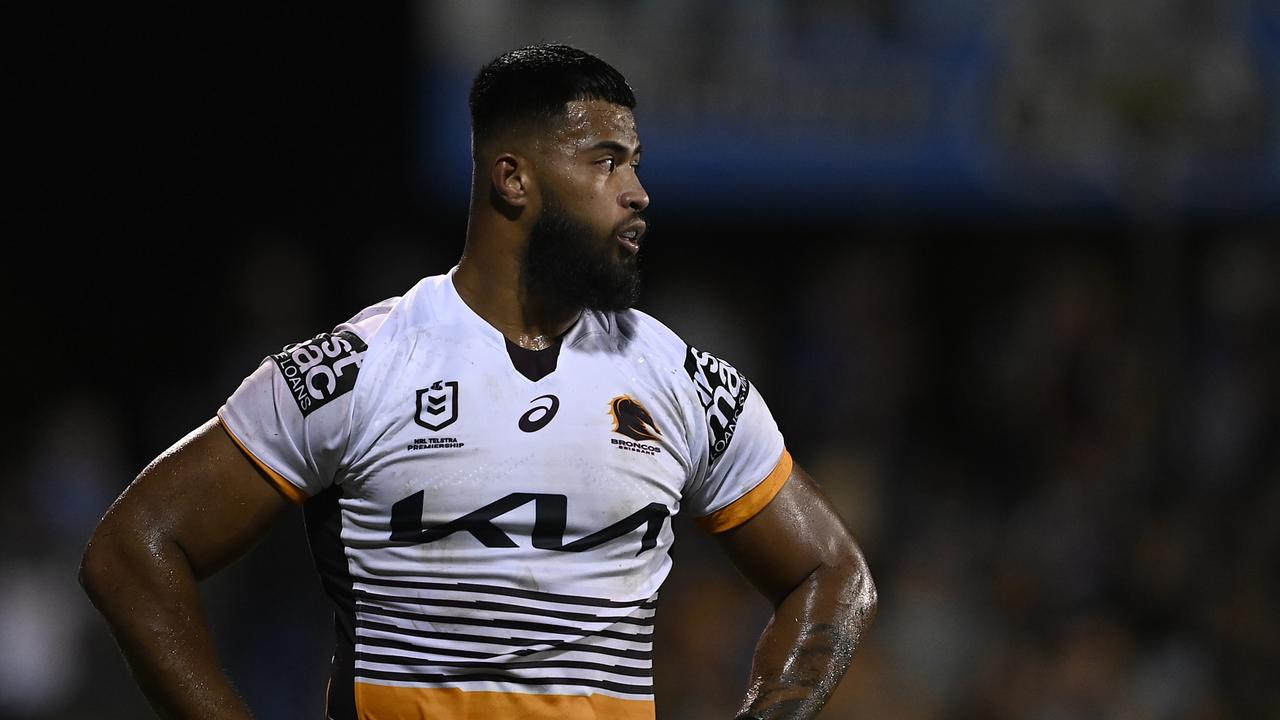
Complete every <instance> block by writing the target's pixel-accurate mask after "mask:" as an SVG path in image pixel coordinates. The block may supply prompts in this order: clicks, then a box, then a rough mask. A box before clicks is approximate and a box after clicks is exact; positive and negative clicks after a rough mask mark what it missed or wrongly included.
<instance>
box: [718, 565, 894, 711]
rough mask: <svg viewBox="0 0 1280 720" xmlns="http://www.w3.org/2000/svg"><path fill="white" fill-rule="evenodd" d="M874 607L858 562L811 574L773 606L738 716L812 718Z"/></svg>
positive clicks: (841, 671)
mask: <svg viewBox="0 0 1280 720" xmlns="http://www.w3.org/2000/svg"><path fill="white" fill-rule="evenodd" d="M875 608H876V591H875V586H874V585H873V584H872V581H871V575H870V574H869V573H868V572H867V570H866V566H865V564H863V563H862V562H861V558H859V560H858V562H856V563H851V564H850V565H845V566H829V565H823V566H820V567H819V568H818V569H817V570H815V571H813V573H811V574H810V575H809V576H808V577H807V578H806V579H805V580H804V582H802V583H801V584H800V585H799V586H798V587H796V588H795V589H794V590H792V591H791V593H789V594H788V595H787V596H786V598H785V599H783V601H782V602H781V603H779V604H778V606H777V607H776V609H775V610H774V614H773V618H772V619H771V620H770V621H769V625H768V626H767V627H766V628H765V630H764V633H763V634H762V635H761V637H760V642H759V643H758V644H757V646H756V652H755V657H754V660H753V663H752V668H751V682H750V684H749V685H748V688H747V695H746V698H745V699H744V700H743V702H742V707H741V709H740V710H739V713H740V715H741V716H743V717H749V718H759V719H760V720H782V719H784V718H785V719H786V720H800V719H802V718H806V719H807V718H813V717H816V716H817V714H818V711H819V710H821V709H822V706H823V705H824V704H826V702H827V699H828V698H829V697H830V696H831V692H832V691H833V690H834V689H835V687H836V685H837V683H839V682H840V678H841V677H843V676H844V673H845V670H846V669H847V668H848V666H849V661H850V660H851V659H852V657H853V651H854V649H855V648H856V647H857V645H858V640H859V639H860V638H861V637H862V634H863V633H864V632H865V630H866V629H867V627H868V626H869V625H870V623H871V620H872V618H873V617H874V615H875Z"/></svg>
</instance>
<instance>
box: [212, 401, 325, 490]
mask: <svg viewBox="0 0 1280 720" xmlns="http://www.w3.org/2000/svg"><path fill="white" fill-rule="evenodd" d="M218 424H219V425H221V426H222V429H223V430H226V431H227V437H229V438H231V440H232V442H234V443H235V444H236V446H237V447H239V448H240V450H241V451H243V452H244V454H245V456H246V457H248V458H249V459H250V460H252V461H253V464H254V465H257V466H258V469H259V470H261V471H262V474H263V475H266V476H267V479H268V480H270V481H271V484H272V486H274V487H275V489H276V490H279V491H280V494H281V495H284V496H285V497H287V498H289V499H290V500H292V501H293V502H295V503H297V504H298V505H301V504H302V503H304V502H306V501H307V495H306V493H304V492H302V491H301V490H299V489H298V486H297V485H294V484H293V483H291V482H289V481H288V480H285V479H284V476H283V475H281V474H280V473H278V472H276V471H275V470H272V469H271V468H270V467H268V466H267V464H266V463H264V462H262V461H261V460H259V459H258V456H257V455H254V454H253V451H252V450H250V449H249V448H248V447H246V446H245V444H244V443H242V442H240V438H238V437H236V434H235V433H233V432H231V428H229V427H227V424H226V423H224V422H222V418H221V417H219V418H218Z"/></svg>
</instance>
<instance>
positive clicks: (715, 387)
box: [684, 345, 751, 462]
mask: <svg viewBox="0 0 1280 720" xmlns="http://www.w3.org/2000/svg"><path fill="white" fill-rule="evenodd" d="M684 369H685V372H687V373H689V379H691V380H693V385H694V387H695V388H697V390H698V399H699V400H700V401H701V402H702V409H703V411H704V412H705V413H706V416H707V431H708V432H707V438H708V442H709V443H710V445H711V462H715V461H716V458H719V457H720V455H722V454H723V453H724V451H725V449H726V448H728V447H729V443H730V442H731V441H732V440H733V433H734V431H735V430H737V428H738V416H739V415H741V414H742V408H743V407H745V406H746V404H747V393H749V392H750V390H751V383H749V382H747V378H746V377H745V376H744V375H743V374H742V373H740V372H738V370H737V369H736V368H734V367H733V366H732V365H730V364H729V363H727V362H725V361H723V360H721V359H720V358H718V357H716V356H714V355H712V354H710V353H705V352H702V351H701V350H698V349H697V348H695V347H693V346H692V345H690V346H689V350H688V353H687V354H686V355H685V359H684Z"/></svg>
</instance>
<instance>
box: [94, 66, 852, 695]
mask: <svg viewBox="0 0 1280 720" xmlns="http://www.w3.org/2000/svg"><path fill="white" fill-rule="evenodd" d="M470 104H471V112H472V139H473V147H472V150H473V154H474V161H475V164H474V180H473V187H472V197H471V209H470V215H469V223H468V228H467V237H466V243H465V247H464V249H463V254H462V257H461V259H460V260H459V262H458V263H457V265H456V266H455V267H454V268H453V269H452V270H451V271H450V272H448V273H447V274H445V275H439V276H433V277H427V278H424V279H423V280H421V281H420V282H418V283H417V284H416V285H415V286H414V287H412V288H411V289H409V290H408V291H407V292H406V293H405V294H404V295H403V296H400V297H396V298H392V299H390V300H386V301H384V302H381V303H378V304H376V305H373V306H371V307H369V308H367V309H365V310H364V311H362V312H360V313H358V314H357V315H356V316H355V317H353V318H352V319H350V320H349V321H347V322H345V323H342V324H340V325H338V326H337V327H335V328H334V329H333V330H332V331H331V332H327V333H322V334H320V335H318V336H317V337H315V338H313V339H311V340H307V341H305V342H301V343H296V344H293V345H290V346H288V347H286V348H285V349H284V350H283V351H281V352H279V353H277V354H274V355H271V356H268V357H267V358H266V359H264V361H263V362H262V364H261V365H260V366H259V367H258V369H257V370H256V371H255V372H253V373H252V374H251V375H250V376H249V377H248V378H247V379H246V380H245V381H244V383H243V384H242V385H241V386H240V387H239V389H237V390H236V391H235V392H234V393H233V394H232V395H231V396H230V398H229V399H228V400H227V402H226V404H225V405H223V407H221V408H220V409H219V410H218V412H217V415H216V417H214V418H212V419H210V420H209V421H208V422H207V423H205V424H204V425H203V426H201V427H199V428H197V429H196V430H194V431H193V432H191V433H190V434H189V435H187V436H186V437H184V438H183V439H181V440H179V441H178V442H177V443H176V444H175V445H174V446H173V447H172V448H170V449H169V450H167V451H166V452H165V453H163V454H162V455H161V456H160V457H158V458H157V459H156V460H155V461H154V462H152V463H151V464H150V465H149V466H148V467H147V468H146V469H145V470H143V471H142V473H141V474H140V475H139V476H138V477H137V479H135V480H134V482H133V483H132V484H131V485H130V486H129V487H128V488H127V489H126V490H125V491H124V493H123V494H122V495H121V496H120V498H119V499H118V500H117V501H116V502H115V504H113V505H112V507H111V508H110V509H109V510H108V511H107V513H106V515H105V516H104V517H103V519H102V521H101V523H100V524H99V526H98V528H97V530H96V531H95V533H94V535H93V538H92V539H91V541H90V543H89V545H88V547H87V549H86V551H85V554H84V558H83V561H82V565H81V570H80V573H81V581H82V583H83V585H84V587H85V589H86V591H87V592H88V594H89V596H90V597H91V598H92V600H93V602H94V603H95V604H96V606H97V607H98V609H99V610H100V611H101V612H102V614H103V615H104V616H105V617H106V620H107V622H108V624H109V625H110V627H111V629H112V631H113V632H114V634H115V637H116V639H117V641H118V642H119V644H120V647H121V648H122V650H123V652H124V655H125V657H126V659H127V660H128V662H129V664H130V667H131V668H132V670H133V673H134V676H135V677H136V678H137V680H138V682H139V684H140V686H141V688H142V690H143V691H144V692H145V693H146V695H147V697H148V698H149V700H150V701H151V703H152V704H153V706H154V707H155V708H156V710H157V711H158V712H159V713H160V714H161V715H163V716H166V717H181V718H228V719H229V718H248V717H250V711H249V709H248V707H246V705H245V703H244V701H243V700H242V699H241V698H240V697H238V696H237V694H236V692H235V690H234V689H233V687H232V684H231V682H230V681H229V679H228V678H227V676H226V674H225V673H224V672H223V671H222V670H221V669H220V667H219V664H218V660H217V657H216V653H215V649H214V644H213V642H212V640H211V638H210V631H209V628H208V625H207V622H206V620H205V617H204V613H203V611H202V610H201V606H200V598H199V593H198V589H197V583H198V582H199V581H200V580H202V579H204V578H206V577H208V576H209V575H210V574H211V573H214V572H216V571H217V570H218V569H219V568H222V567H224V566H226V565H227V564H228V563H230V562H232V561H234V560H235V559H236V558H237V557H239V556H240V555H241V554H242V553H244V552H245V551H246V549H247V548H248V547H250V546H251V545H252V543H253V542H254V541H255V540H256V539H257V538H259V537H260V536H262V535H263V533H264V532H265V531H266V530H267V529H268V527H269V526H270V524H271V523H272V521H273V520H274V519H276V518H277V517H278V516H279V515H280V513H281V512H282V509H283V508H285V507H287V506H288V503H290V502H293V503H297V504H300V505H302V507H303V509H304V513H305V518H306V524H307V532H308V535H309V539H310V543H311V549H312V552H313V554H314V556H315V562H316V567H317V569H318V570H319V572H320V575H321V579H322V581H323V584H324V587H325V589H326V591H327V593H328V594H329V595H330V597H331V598H332V600H333V602H334V605H335V608H336V613H335V633H336V649H335V653H334V656H333V662H332V672H331V677H330V681H329V684H328V689H327V693H328V696H327V709H326V713H327V715H326V716H327V717H328V718H332V719H334V720H346V719H349V718H350V719H354V718H372V719H375V720H384V719H386V718H437V719H448V720H460V719H480V718H483V719H484V720H490V719H493V718H507V717H510V718H517V717H518V718H557V719H558V720H578V719H585V718H610V719H624V720H626V719H633V718H653V717H654V699H653V688H652V661H651V655H652V635H653V625H654V621H655V620H654V617H655V613H656V605H657V595H658V589H659V586H660V585H661V584H662V581H663V579H664V578H665V577H666V576H667V573H668V571H669V569H670V566H671V558H670V555H669V552H668V551H669V549H670V547H671V544H672V542H673V540H674V538H673V535H672V529H671V517H672V516H674V515H675V514H676V513H677V512H679V511H683V512H686V513H691V514H692V516H693V517H695V518H697V521H698V523H699V524H700V525H701V526H702V527H704V528H706V529H707V530H708V531H709V532H712V533H715V534H716V535H717V537H718V538H719V539H720V541H721V544H722V546H723V548H724V550H725V551H726V553H727V554H728V556H729V557H730V558H731V560H732V561H733V562H734V563H735V564H736V565H737V567H738V568H740V569H741V571H742V572H743V573H744V574H745V576H746V577H747V578H748V579H749V580H750V581H751V582H752V583H753V584H754V585H755V586H756V587H757V588H758V589H759V590H760V592H761V593H763V594H764V596H765V597H766V598H768V600H769V601H770V602H772V604H773V606H774V614H773V618H772V620H771V621H770V622H769V624H768V625H767V627H766V628H765V629H764V630H763V633H762V635H761V637H760V641H759V643H758V645H757V647H756V651H755V656H754V659H753V666H752V672H751V677H750V678H749V682H748V685H747V690H746V693H745V697H744V698H743V700H742V704H741V707H740V708H739V713H740V714H739V717H740V718H770V719H773V718H810V717H814V716H815V715H816V714H817V713H818V711H819V710H820V708H821V707H822V705H823V703H824V702H826V700H827V698H828V697H829V696H830V694H831V692H832V690H833V689H834V687H835V686H836V684H837V682H839V680H840V678H841V676H842V675H843V674H844V672H845V669H846V667H847V666H848V663H849V661H850V658H851V655H852V653H853V651H854V648H855V646H856V645H857V643H858V640H859V637H860V636H861V635H862V634H863V633H864V631H865V630H866V628H867V626H868V624H869V623H870V621H871V618H872V616H873V614H874V610H875V604H876V594H875V589H874V586H873V584H872V580H871V576H870V574H869V573H868V570H867V567H866V564H865V562H864V560H863V557H862V553H861V552H860V550H859V549H858V547H857V545H856V544H855V542H854V540H853V539H852V537H851V536H850V534H849V532H848V530H847V529H846V528H845V526H844V525H843V523H842V522H841V520H840V518H839V517H838V516H837V514H836V512H835V511H834V510H833V509H832V507H831V505H830V504H829V503H828V501H827V500H826V499H825V498H824V496H823V495H822V493H821V492H820V491H819V489H818V488H817V487H816V485H815V484H814V482H813V481H812V480H811V479H810V478H809V476H808V475H807V474H806V473H805V472H804V470H802V469H801V468H800V466H799V464H797V463H796V462H795V461H794V460H793V459H792V457H791V455H790V454H789V453H788V451H787V449H786V447H785V445H784V442H783V438H782V435H781V433H780V432H779V430H778V427H777V425H776V424H775V422H774V420H773V418H772V416H771V415H770V413H769V410H768V408H767V407H766V405H765V402H764V400H763V399H762V398H761V395H760V393H759V391H758V390H757V389H756V388H755V387H753V386H752V385H751V384H750V383H749V382H748V380H747V379H746V378H745V377H743V375H742V374H741V373H739V372H738V371H737V370H736V369H735V368H734V367H733V366H732V365H731V364H729V363H728V362H725V361H724V360H721V359H719V358H717V357H715V356H713V355H711V354H709V353H707V352H704V351H702V350H700V349H698V348H696V347H694V346H691V345H688V344H686V343H685V342H684V341H683V340H681V339H680V338H679V337H677V336H676V335H675V334H674V333H673V332H672V331H670V330H669V329H667V328H666V327H665V326H663V325H662V324H661V323H659V322H658V321H657V320H655V319H653V318H651V317H649V316H648V315H646V314H644V313H642V312H639V311H637V310H634V309H631V306H632V305H633V304H634V303H635V301H636V298H637V293H638V290H639V273H638V269H637V265H636V257H637V253H638V252H639V251H640V248H641V246H642V245H643V244H644V242H645V240H644V236H645V230H646V224H645V220H644V211H645V208H646V207H647V206H648V204H649V197H648V195H647V194H646V192H645V189H644V187H643V186H642V185H641V183H640V180H639V177H638V175H637V168H638V166H639V164H640V157H641V146H640V140H639V136H638V134H637V130H636V124H635V119H634V117H633V115H632V109H633V108H634V106H635V98H634V96H633V94H632V90H631V88H630V87H629V86H628V85H627V83H626V81H625V80H624V79H623V77H622V76H621V75H620V74H619V73H618V72H617V71H616V70H615V69H614V68H612V67H610V66H609V65H608V64H606V63H604V62H603V61H601V60H599V59H598V58H596V57H594V56H592V55H589V54H587V53H585V52H582V51H580V50H577V49H574V48H571V47H567V46H564V45H539V46H532V47H527V48H522V49H519V50H514V51H512V52H509V53H507V54H505V55H502V56H501V57H499V58H497V59H495V60H494V61H492V62H491V63H489V64H488V65H486V66H485V67H484V68H483V69H482V70H481V71H480V73H479V75H478V76H477V78H476V80H475V82H474V84H473V87H472V91H471V99H470Z"/></svg>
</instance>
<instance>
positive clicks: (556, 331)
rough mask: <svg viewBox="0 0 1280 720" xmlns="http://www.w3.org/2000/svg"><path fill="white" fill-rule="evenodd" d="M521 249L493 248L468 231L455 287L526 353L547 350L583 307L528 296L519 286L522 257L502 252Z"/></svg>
mask: <svg viewBox="0 0 1280 720" xmlns="http://www.w3.org/2000/svg"><path fill="white" fill-rule="evenodd" d="M518 245H519V244H518V243H501V244H492V245H491V244H489V243H486V242H484V241H482V240H480V239H479V238H477V237H475V236H473V235H472V234H471V233H470V232H468V235H467V244H466V248H465V249H464V250H463V252H462V258H461V259H460V260H459V261H458V271H457V272H456V273H454V276H453V284H454V287H456V288H457V290H458V295H459V296H461V298H462V301H463V302H465V303H466V304H467V306H468V307H470V308H471V309H472V310H473V311H474V312H475V313H476V314H477V315H479V316H480V317H481V318H483V319H484V320H485V322H488V323H489V324H490V325H492V326H493V327H495V328H496V329H497V330H498V332H500V333H502V334H503V336H505V337H506V338H507V339H508V340H510V341H511V342H513V343H515V344H516V345H519V346H520V347H522V348H526V349H528V350H545V349H546V348H548V347H551V345H553V344H554V343H555V342H556V340H557V339H559V338H560V336H561V335H563V334H564V333H565V332H566V331H567V330H568V329H569V328H570V327H572V326H573V324H574V323H575V322H577V320H578V317H579V316H580V315H581V314H582V308H579V307H565V306H562V305H558V304H555V303H550V302H547V301H545V300H543V299H542V298H539V297H535V296H531V295H530V294H529V293H527V292H526V291H525V290H524V288H523V286H522V283H521V281H520V268H521V259H520V257H519V255H518V254H517V253H516V252H514V251H507V252H502V251H499V248H502V249H505V248H512V247H516V246H518Z"/></svg>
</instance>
